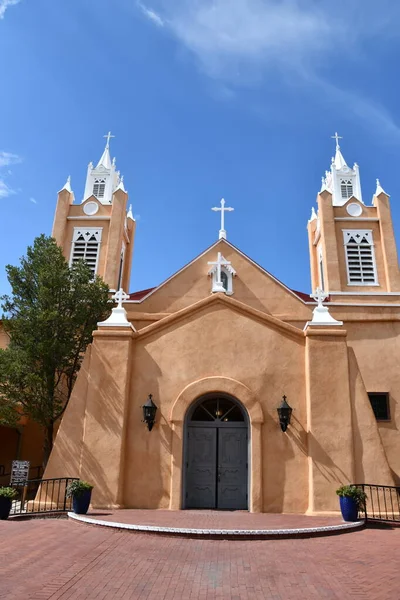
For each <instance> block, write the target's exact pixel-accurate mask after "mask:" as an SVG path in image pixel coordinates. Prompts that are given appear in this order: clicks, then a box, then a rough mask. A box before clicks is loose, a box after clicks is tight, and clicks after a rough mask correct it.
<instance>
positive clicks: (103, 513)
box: [87, 509, 400, 600]
mask: <svg viewBox="0 0 400 600" xmlns="http://www.w3.org/2000/svg"><path fill="white" fill-rule="evenodd" d="M87 516H88V517H90V518H92V519H100V520H103V521H112V522H114V523H115V522H119V523H131V524H135V525H155V526H158V527H183V528H187V529H246V530H254V529H297V528H305V527H325V526H327V525H328V526H329V525H343V519H342V518H341V517H339V516H337V517H309V516H306V515H289V514H285V515H281V514H271V513H249V512H247V511H217V510H146V509H124V510H91V511H90V512H89V513H88V515H87ZM399 600H400V597H399Z"/></svg>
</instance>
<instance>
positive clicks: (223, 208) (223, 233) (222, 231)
mask: <svg viewBox="0 0 400 600" xmlns="http://www.w3.org/2000/svg"><path fill="white" fill-rule="evenodd" d="M211 210H215V211H220V212H221V229H220V230H219V239H220V240H221V239H224V240H226V231H225V212H226V211H229V212H231V211H232V210H235V209H234V208H231V207H230V206H225V200H224V199H223V198H222V200H221V208H218V206H214V208H212V209H211Z"/></svg>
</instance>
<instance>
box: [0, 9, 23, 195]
mask: <svg viewBox="0 0 400 600" xmlns="http://www.w3.org/2000/svg"><path fill="white" fill-rule="evenodd" d="M0 2H1V0H0ZM21 161H22V159H21V157H20V156H18V154H12V153H11V152H5V151H4V150H0V198H8V196H12V195H13V194H16V193H17V192H16V190H14V189H13V188H12V187H11V186H10V185H9V184H8V183H7V181H6V177H7V176H8V175H11V171H10V169H5V172H4V167H8V166H9V165H15V164H17V163H20V162H21ZM2 170H3V171H2Z"/></svg>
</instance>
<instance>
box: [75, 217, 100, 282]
mask: <svg viewBox="0 0 400 600" xmlns="http://www.w3.org/2000/svg"><path fill="white" fill-rule="evenodd" d="M100 241H101V229H91V228H88V229H83V230H77V229H75V232H74V240H73V246H72V253H71V261H70V264H71V265H72V264H74V263H76V262H77V261H78V260H84V261H85V262H86V263H87V264H88V266H89V267H90V270H91V272H92V275H93V277H94V276H95V275H96V272H97V265H98V259H99V250H100Z"/></svg>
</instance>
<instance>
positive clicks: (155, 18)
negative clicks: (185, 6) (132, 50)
mask: <svg viewBox="0 0 400 600" xmlns="http://www.w3.org/2000/svg"><path fill="white" fill-rule="evenodd" d="M0 1H1V0H0ZM138 6H139V8H140V10H141V11H142V13H143V14H144V16H145V17H147V18H148V19H150V21H152V22H153V23H154V24H155V25H157V26H158V27H164V20H163V19H162V18H161V17H160V15H159V14H158V13H156V11H154V10H153V9H152V8H149V7H147V6H145V5H144V4H142V3H141V2H138Z"/></svg>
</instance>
